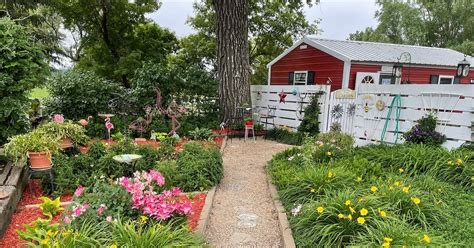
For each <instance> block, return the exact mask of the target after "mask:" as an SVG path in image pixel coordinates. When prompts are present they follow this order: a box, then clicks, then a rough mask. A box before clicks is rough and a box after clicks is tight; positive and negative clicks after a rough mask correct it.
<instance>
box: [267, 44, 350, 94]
mask: <svg viewBox="0 0 474 248" xmlns="http://www.w3.org/2000/svg"><path fill="white" fill-rule="evenodd" d="M302 45H303V44H302ZM343 70H344V62H343V61H341V60H339V59H337V58H335V57H333V56H331V55H329V54H327V53H324V52H322V51H320V50H318V49H316V48H314V47H312V46H310V45H307V48H306V49H300V47H299V46H298V47H297V48H295V49H294V50H293V51H291V52H290V53H288V54H287V55H285V56H284V57H283V58H281V59H280V60H278V61H277V62H276V63H275V64H273V65H272V66H271V76H270V79H271V80H270V84H272V85H288V73H290V72H293V71H314V72H315V74H316V77H315V79H314V81H315V83H316V84H326V81H327V78H328V77H330V78H331V80H332V81H333V83H332V87H331V88H332V89H331V90H336V89H340V88H341V85H342V72H343Z"/></svg>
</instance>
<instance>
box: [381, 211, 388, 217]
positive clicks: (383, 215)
mask: <svg viewBox="0 0 474 248" xmlns="http://www.w3.org/2000/svg"><path fill="white" fill-rule="evenodd" d="M379 214H380V216H381V217H387V213H385V211H383V210H381V211H379Z"/></svg>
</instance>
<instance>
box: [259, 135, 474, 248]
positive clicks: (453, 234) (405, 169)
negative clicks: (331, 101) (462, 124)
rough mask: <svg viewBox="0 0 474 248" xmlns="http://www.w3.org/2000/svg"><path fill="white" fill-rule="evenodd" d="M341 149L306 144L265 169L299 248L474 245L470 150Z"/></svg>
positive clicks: (327, 143)
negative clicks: (274, 187) (325, 247)
mask: <svg viewBox="0 0 474 248" xmlns="http://www.w3.org/2000/svg"><path fill="white" fill-rule="evenodd" d="M341 141H343V140H342V139H337V138H336V139H334V138H329V139H326V140H324V141H316V142H315V141H314V140H313V141H311V140H307V141H306V142H305V143H304V145H303V146H301V147H296V148H292V149H290V150H287V151H284V152H282V153H279V154H277V155H276V156H275V157H274V158H273V160H272V161H271V162H270V164H269V166H268V172H269V174H270V175H271V178H272V181H273V183H274V184H275V185H276V186H277V188H278V194H279V196H280V200H281V202H282V203H283V205H284V207H285V210H286V213H287V215H288V217H289V222H290V227H291V229H292V232H293V235H294V239H295V242H296V245H297V246H298V247H312V246H313V247H314V246H318V245H320V246H324V245H330V246H332V247H345V246H351V245H355V246H363V247H366V246H367V247H377V246H378V247H380V246H384V247H390V246H400V247H401V246H403V245H407V246H426V245H448V246H461V247H464V246H469V244H472V243H474V230H473V229H472V228H470V227H471V226H472V219H474V215H473V212H472V211H470V210H469V209H470V207H469V206H471V207H472V202H473V201H474V194H473V193H472V191H471V189H472V186H473V182H474V177H473V175H474V152H473V151H472V150H468V149H459V150H454V151H447V150H445V149H443V148H437V147H427V146H423V145H398V146H390V147H389V146H383V145H373V146H368V147H361V148H355V149H352V148H348V147H350V146H351V144H350V143H349V144H343V142H341ZM460 213H462V214H460Z"/></svg>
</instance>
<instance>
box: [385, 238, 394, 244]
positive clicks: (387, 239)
mask: <svg viewBox="0 0 474 248" xmlns="http://www.w3.org/2000/svg"><path fill="white" fill-rule="evenodd" d="M383 241H385V242H387V243H390V242H392V241H393V239H392V238H390V237H384V238H383Z"/></svg>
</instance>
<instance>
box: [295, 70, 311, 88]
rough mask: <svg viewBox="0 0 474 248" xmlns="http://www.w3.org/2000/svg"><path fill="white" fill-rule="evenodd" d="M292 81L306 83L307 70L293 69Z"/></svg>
mask: <svg viewBox="0 0 474 248" xmlns="http://www.w3.org/2000/svg"><path fill="white" fill-rule="evenodd" d="M293 82H294V84H295V85H306V84H307V82H308V71H295V74H294V78H293Z"/></svg>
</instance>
